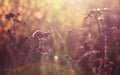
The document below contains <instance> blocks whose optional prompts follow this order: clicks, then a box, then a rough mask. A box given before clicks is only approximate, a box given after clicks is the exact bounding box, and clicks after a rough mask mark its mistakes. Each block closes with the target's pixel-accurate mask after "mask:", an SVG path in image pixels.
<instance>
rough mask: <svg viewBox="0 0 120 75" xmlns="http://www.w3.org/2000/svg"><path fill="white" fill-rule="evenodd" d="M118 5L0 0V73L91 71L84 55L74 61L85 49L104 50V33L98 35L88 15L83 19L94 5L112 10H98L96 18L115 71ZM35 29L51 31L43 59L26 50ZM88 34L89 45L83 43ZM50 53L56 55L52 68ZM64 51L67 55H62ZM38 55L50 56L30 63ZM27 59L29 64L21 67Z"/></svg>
mask: <svg viewBox="0 0 120 75" xmlns="http://www.w3.org/2000/svg"><path fill="white" fill-rule="evenodd" d="M119 7H120V0H115V1H113V0H35V1H34V0H0V75H6V74H7V75H19V74H20V75H34V74H35V75H41V73H42V74H43V75H89V74H91V75H94V73H95V72H96V66H94V67H93V68H91V65H89V64H92V62H91V61H90V59H89V60H88V59H87V58H84V59H82V61H79V62H78V63H77V66H76V65H75V62H74V61H76V60H79V59H80V58H81V56H82V55H84V54H85V53H86V52H87V51H89V49H94V50H95V51H97V50H98V51H102V52H103V50H104V43H103V40H104V38H103V37H102V41H101V40H100V39H99V34H98V29H97V24H96V20H95V19H94V17H91V18H89V19H87V20H86V21H84V18H85V17H86V15H87V14H88V11H89V10H91V9H94V8H95V9H96V8H100V9H101V8H109V9H111V10H112V13H103V15H101V16H100V17H99V19H104V24H102V22H100V24H101V25H102V26H101V27H102V32H107V36H108V41H107V43H108V44H107V46H108V57H109V58H110V60H111V61H113V63H114V65H113V69H114V70H113V71H112V75H119V74H120V72H119V69H120V64H119V63H120V8H119ZM10 13H11V14H10ZM8 14H9V15H11V16H9V15H8ZM18 14H19V15H18ZM6 16H7V18H6ZM36 30H40V31H42V32H50V33H51V34H50V36H49V38H47V39H46V40H45V42H44V44H45V47H48V50H52V51H53V52H52V53H51V54H49V55H48V57H49V58H48V57H47V56H42V55H40V54H38V53H37V52H36V53H31V50H30V48H29V47H28V43H26V41H27V40H28V39H29V38H31V36H32V34H33V33H34V32H35V31H36ZM91 37H92V40H93V41H92V44H91V43H90V42H88V41H89V40H90V38H91ZM37 42H39V41H37ZM101 42H102V43H101ZM89 47H90V48H89ZM55 55H57V56H58V59H59V61H58V62H59V63H57V64H58V65H57V67H56V65H55V61H54V56H55ZM65 55H68V56H67V57H66V58H65ZM101 56H102V55H101V54H98V56H96V57H101ZM41 58H45V59H50V62H43V63H46V64H40V65H39V64H37V65H34V63H41V62H42V61H45V59H42V60H41ZM68 59H69V60H68ZM93 59H97V58H93ZM87 60H88V61H87ZM49 63H50V64H49ZM27 64H32V65H29V66H28V67H22V66H24V65H27ZM74 65H75V67H74V68H73V66H74ZM40 66H41V67H40ZM51 66H52V67H51ZM69 66H70V67H72V69H73V70H74V72H75V73H74V72H72V71H73V70H72V71H71V69H70V68H69ZM42 67H43V68H42ZM97 67H98V66H97ZM41 68H42V69H41ZM42 71H43V72H42Z"/></svg>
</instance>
